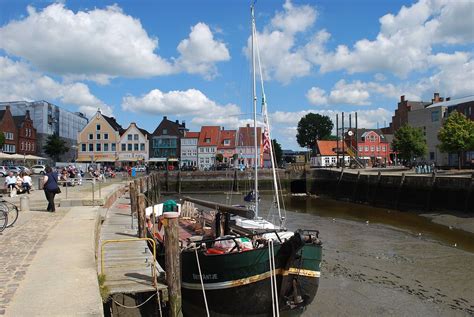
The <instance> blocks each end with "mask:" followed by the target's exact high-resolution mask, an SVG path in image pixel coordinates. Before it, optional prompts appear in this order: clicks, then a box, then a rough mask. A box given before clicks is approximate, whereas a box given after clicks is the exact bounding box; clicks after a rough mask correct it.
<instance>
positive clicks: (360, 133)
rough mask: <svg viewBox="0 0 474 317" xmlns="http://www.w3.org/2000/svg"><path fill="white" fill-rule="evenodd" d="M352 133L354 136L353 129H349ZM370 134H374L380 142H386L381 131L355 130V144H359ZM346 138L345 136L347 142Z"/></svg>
mask: <svg viewBox="0 0 474 317" xmlns="http://www.w3.org/2000/svg"><path fill="white" fill-rule="evenodd" d="M350 130H351V131H352V132H354V134H355V129H350ZM370 132H374V133H376V134H377V135H379V136H380V140H381V141H382V142H388V141H387V139H386V138H385V134H384V133H383V132H382V130H381V129H357V143H359V142H364V141H362V137H365V136H367V135H368V134H369V133H370ZM354 137H355V135H354ZM347 138H348V136H347V135H346V141H347Z"/></svg>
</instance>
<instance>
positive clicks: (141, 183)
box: [140, 177, 145, 194]
mask: <svg viewBox="0 0 474 317" xmlns="http://www.w3.org/2000/svg"><path fill="white" fill-rule="evenodd" d="M140 193H141V194H144V193H145V178H144V177H140Z"/></svg>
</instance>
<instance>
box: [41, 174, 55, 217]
mask: <svg viewBox="0 0 474 317" xmlns="http://www.w3.org/2000/svg"><path fill="white" fill-rule="evenodd" d="M45 172H46V175H44V178H43V189H44V194H45V196H46V199H47V200H48V209H47V210H48V211H51V212H55V211H56V208H55V206H54V196H55V195H56V193H57V192H58V189H59V185H58V178H59V176H58V173H56V172H53V169H52V168H51V167H49V166H48V167H46V169H45Z"/></svg>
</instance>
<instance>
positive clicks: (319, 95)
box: [306, 87, 328, 105]
mask: <svg viewBox="0 0 474 317" xmlns="http://www.w3.org/2000/svg"><path fill="white" fill-rule="evenodd" d="M306 99H308V101H309V103H310V104H312V105H327V104H328V97H327V95H326V91H325V90H324V89H321V88H319V87H311V88H310V89H309V90H308V92H307V93H306Z"/></svg>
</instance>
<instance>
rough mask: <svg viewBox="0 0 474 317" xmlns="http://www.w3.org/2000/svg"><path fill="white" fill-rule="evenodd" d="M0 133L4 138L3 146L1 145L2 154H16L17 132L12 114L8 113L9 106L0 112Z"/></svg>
mask: <svg viewBox="0 0 474 317" xmlns="http://www.w3.org/2000/svg"><path fill="white" fill-rule="evenodd" d="M0 132H3V135H4V136H5V144H4V145H3V148H2V152H5V153H16V150H17V147H16V146H17V142H18V140H17V139H18V131H17V127H16V124H15V121H14V120H13V116H12V113H11V112H10V106H6V107H5V110H1V111H0Z"/></svg>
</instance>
